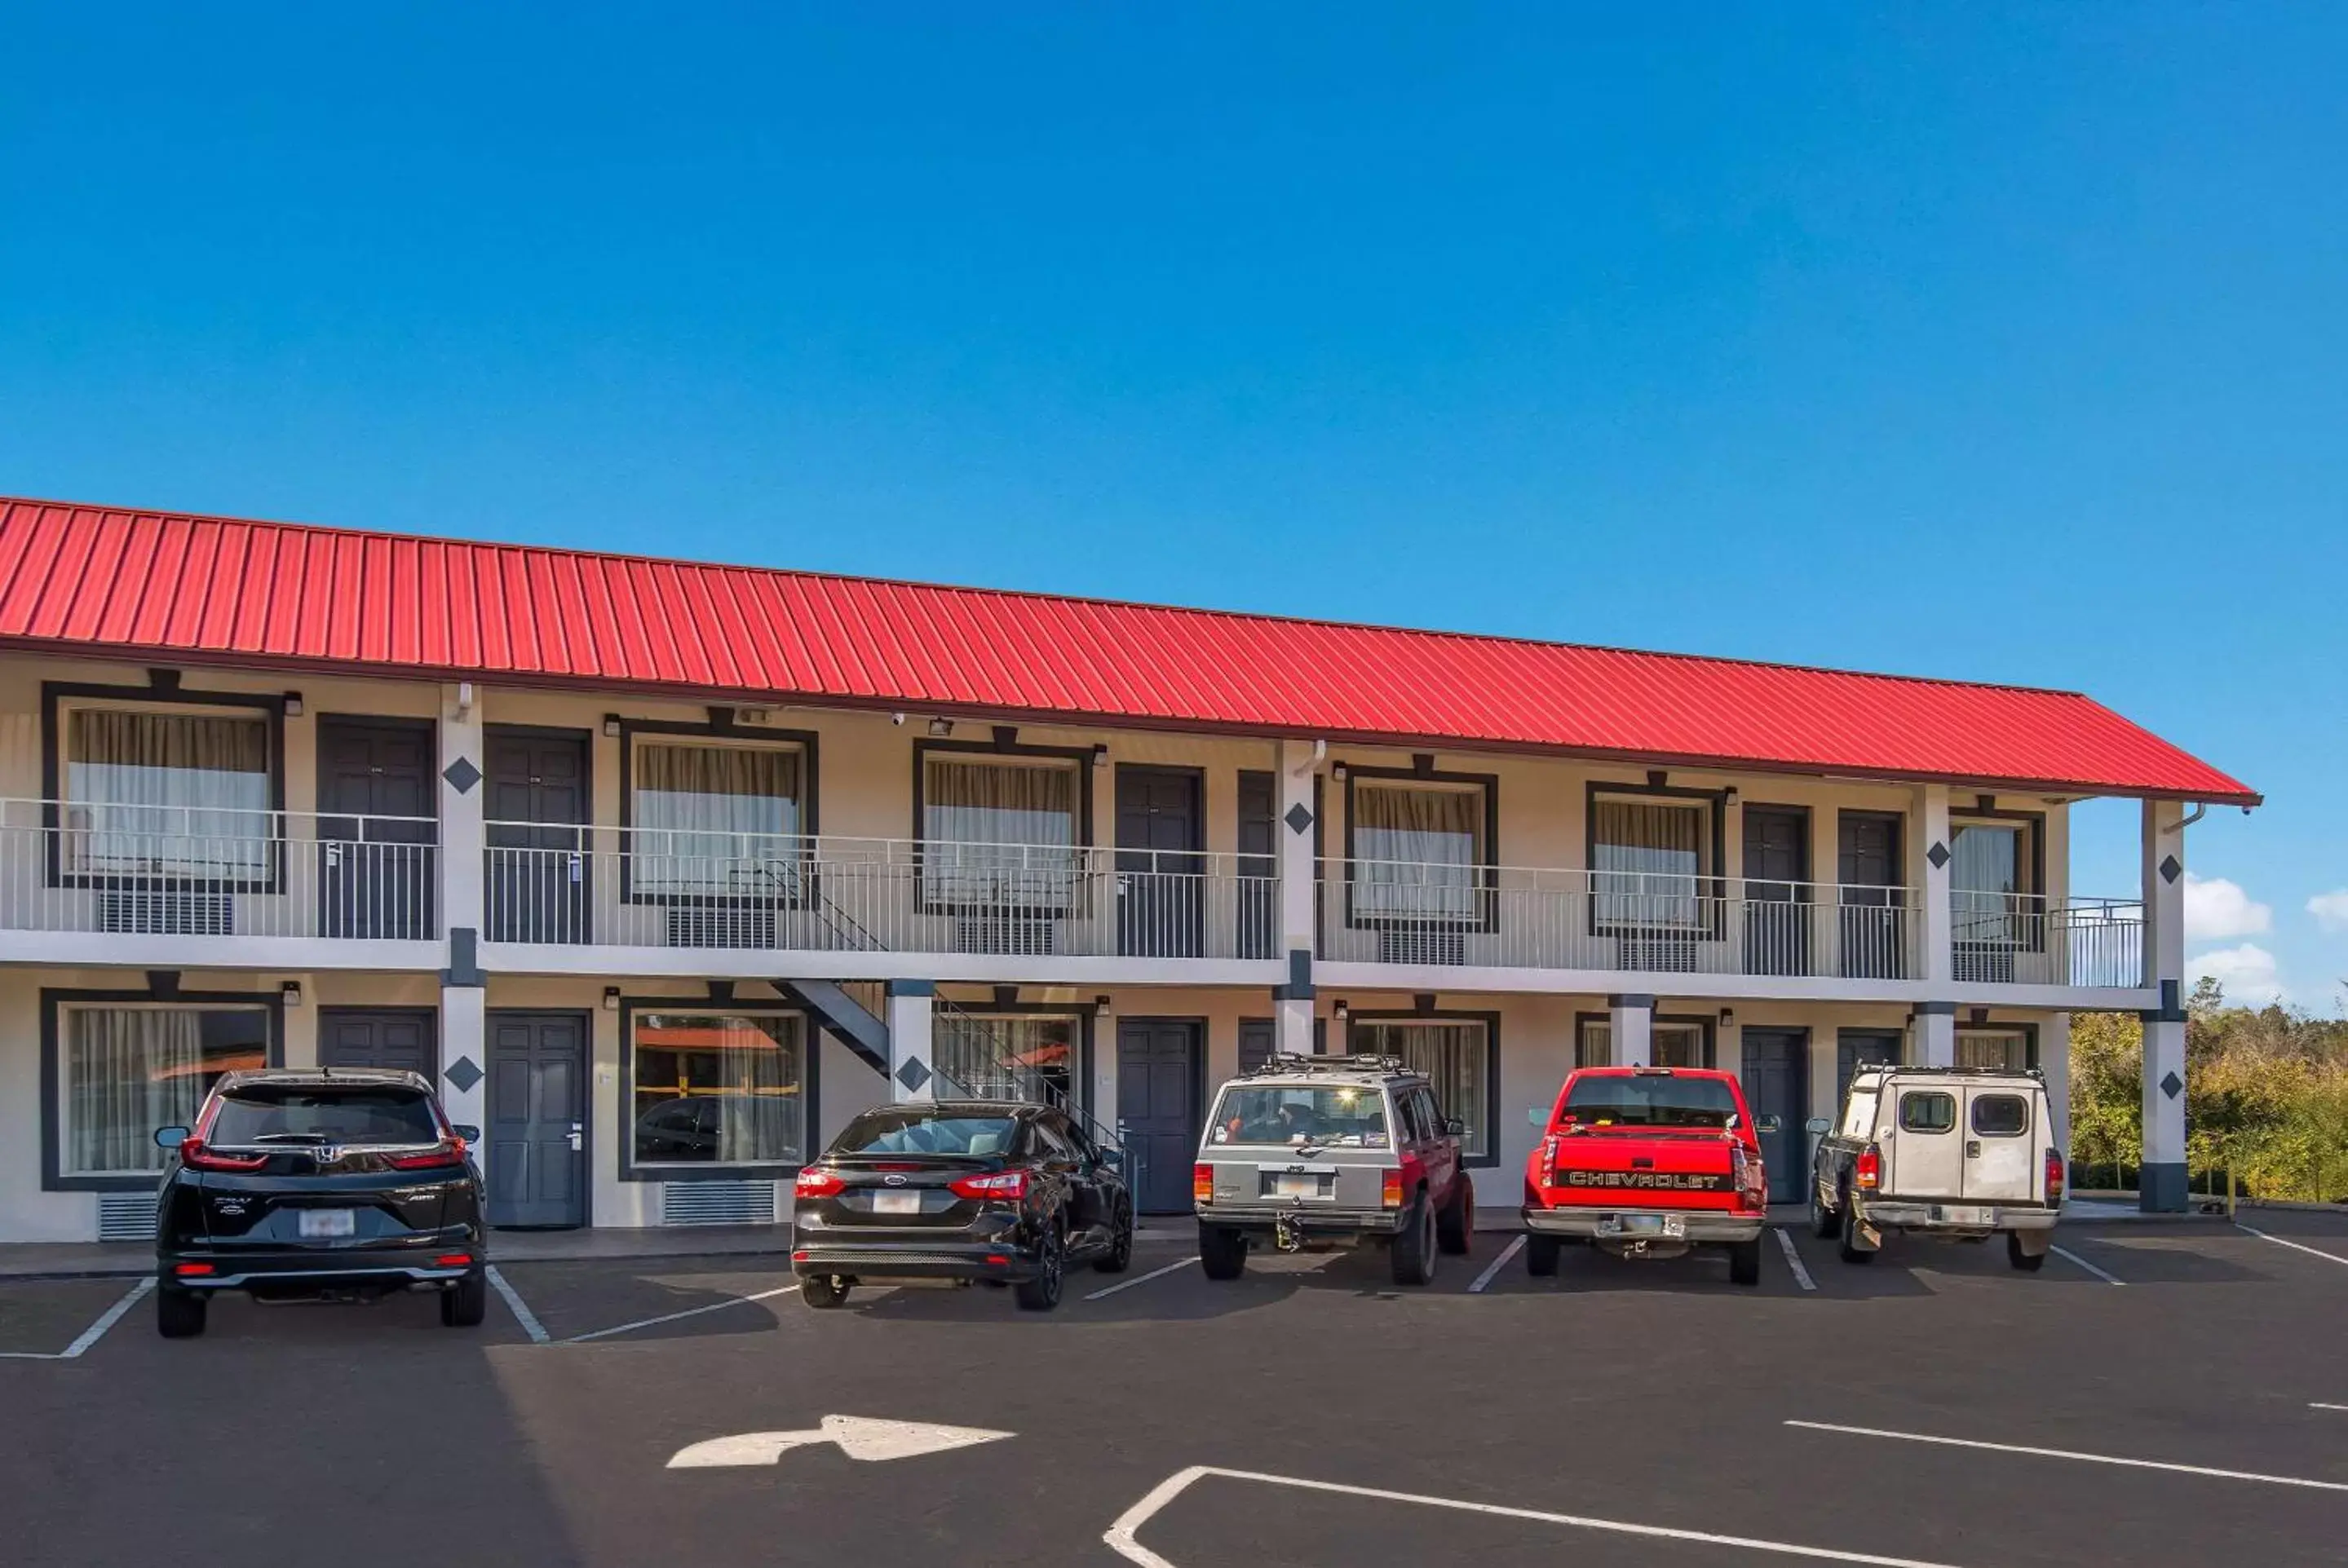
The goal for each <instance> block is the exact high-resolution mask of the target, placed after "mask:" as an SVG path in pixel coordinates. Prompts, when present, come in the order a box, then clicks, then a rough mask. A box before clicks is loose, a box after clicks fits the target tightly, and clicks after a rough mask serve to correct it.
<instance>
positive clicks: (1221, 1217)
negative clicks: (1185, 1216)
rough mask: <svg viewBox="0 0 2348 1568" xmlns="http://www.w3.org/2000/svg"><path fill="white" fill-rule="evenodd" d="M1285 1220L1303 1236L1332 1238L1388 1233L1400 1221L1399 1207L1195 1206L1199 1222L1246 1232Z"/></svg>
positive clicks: (1268, 1230)
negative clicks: (1279, 1207) (1197, 1207)
mask: <svg viewBox="0 0 2348 1568" xmlns="http://www.w3.org/2000/svg"><path fill="white" fill-rule="evenodd" d="M1282 1221H1285V1222H1286V1223H1287V1225H1288V1228H1289V1229H1290V1230H1292V1231H1294V1232H1296V1233H1297V1234H1299V1235H1304V1236H1325V1237H1330V1238H1332V1239H1335V1238H1341V1237H1342V1238H1347V1239H1361V1238H1365V1237H1376V1236H1392V1235H1396V1234H1397V1233H1399V1232H1400V1231H1401V1229H1402V1224H1403V1211H1402V1210H1400V1209H1337V1210H1332V1209H1302V1208H1292V1209H1271V1208H1249V1209H1235V1208H1231V1207H1229V1206H1224V1207H1221V1208H1217V1207H1214V1206H1213V1205H1211V1204H1209V1205H1201V1206H1200V1209H1199V1223H1200V1225H1214V1226H1216V1227H1217V1228H1219V1229H1222V1230H1235V1231H1239V1232H1241V1234H1242V1235H1272V1232H1273V1231H1274V1230H1275V1229H1277V1228H1278V1227H1279V1226H1280V1225H1281V1223H1282Z"/></svg>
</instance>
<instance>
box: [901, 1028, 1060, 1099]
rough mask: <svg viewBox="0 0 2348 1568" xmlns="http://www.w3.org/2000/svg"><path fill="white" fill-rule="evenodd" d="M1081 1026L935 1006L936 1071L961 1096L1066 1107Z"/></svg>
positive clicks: (933, 1042)
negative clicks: (954, 1086)
mask: <svg viewBox="0 0 2348 1568" xmlns="http://www.w3.org/2000/svg"><path fill="white" fill-rule="evenodd" d="M1083 1029H1084V1024H1083V1020H1080V1019H1077V1018H1074V1017H1068V1016H1060V1015H1045V1014H1039V1013H966V1012H963V1011H962V1010H960V1009H955V1010H953V1011H952V1012H947V1011H944V1010H942V1009H941V1010H940V1012H939V1014H938V1016H937V1019H936V1021H935V1023H934V1024H933V1025H932V1034H933V1036H934V1038H933V1040H932V1049H933V1050H934V1051H935V1053H936V1056H935V1061H936V1066H937V1070H938V1071H939V1073H940V1074H941V1075H942V1077H944V1078H945V1079H947V1080H948V1081H951V1082H953V1083H954V1084H956V1085H958V1086H959V1087H960V1089H961V1091H962V1092H963V1093H965V1094H970V1095H974V1096H976V1097H978V1098H980V1099H983V1100H998V1099H1000V1100H1028V1101H1037V1102H1043V1103H1045V1104H1055V1105H1066V1104H1068V1103H1070V1102H1071V1097H1072V1093H1073V1091H1074V1089H1075V1086H1076V1048H1077V1045H1078V1044H1079V1042H1080V1041H1081V1040H1082V1039H1083Z"/></svg>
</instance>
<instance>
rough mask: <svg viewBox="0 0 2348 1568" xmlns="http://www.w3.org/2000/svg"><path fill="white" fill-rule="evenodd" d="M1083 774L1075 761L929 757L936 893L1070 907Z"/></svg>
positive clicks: (931, 881) (930, 870)
mask: <svg viewBox="0 0 2348 1568" xmlns="http://www.w3.org/2000/svg"><path fill="white" fill-rule="evenodd" d="M1078 777H1079V775H1078V774H1077V770H1076V765H1075V764H1073V763H1050V764H1032V763H1014V762H1003V761H995V760H993V759H973V758H963V757H935V756H933V757H931V758H929V759H928V760H927V764H926V765H925V766H924V767H923V769H922V840H923V845H922V858H923V876H924V877H925V879H926V881H927V884H928V896H929V897H930V899H931V900H932V902H934V903H945V904H982V905H1003V904H1008V905H1018V906H1024V907H1038V906H1040V907H1053V908H1059V907H1066V905H1067V904H1068V902H1069V900H1070V897H1071V896H1072V892H1073V887H1072V884H1073V882H1074V879H1075V876H1076V790H1077V787H1078Z"/></svg>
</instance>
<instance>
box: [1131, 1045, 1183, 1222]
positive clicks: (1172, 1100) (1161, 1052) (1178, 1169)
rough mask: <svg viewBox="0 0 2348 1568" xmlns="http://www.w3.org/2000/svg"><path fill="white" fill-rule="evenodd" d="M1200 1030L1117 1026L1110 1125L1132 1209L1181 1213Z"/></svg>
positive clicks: (1146, 1211)
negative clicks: (1121, 1149)
mask: <svg viewBox="0 0 2348 1568" xmlns="http://www.w3.org/2000/svg"><path fill="white" fill-rule="evenodd" d="M1198 1082H1199V1026H1198V1025H1197V1024H1195V1023H1186V1022H1179V1021H1176V1020H1169V1019H1154V1018H1128V1019H1120V1020H1117V1135H1118V1136H1119V1137H1120V1138H1122V1139H1123V1140H1124V1141H1125V1151H1126V1158H1127V1160H1128V1162H1129V1163H1128V1171H1129V1172H1130V1174H1131V1178H1132V1182H1133V1194H1134V1196H1133V1202H1134V1206H1135V1207H1136V1208H1137V1209H1138V1210H1139V1211H1140V1212H1141V1213H1143V1214H1188V1213H1189V1210H1190V1160H1191V1156H1192V1155H1194V1154H1196V1153H1198V1150H1199V1090H1198Z"/></svg>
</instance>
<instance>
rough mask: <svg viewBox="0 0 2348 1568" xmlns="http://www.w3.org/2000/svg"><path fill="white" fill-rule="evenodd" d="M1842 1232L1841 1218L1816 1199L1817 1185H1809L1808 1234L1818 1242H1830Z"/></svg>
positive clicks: (1815, 1183) (1814, 1182)
mask: <svg viewBox="0 0 2348 1568" xmlns="http://www.w3.org/2000/svg"><path fill="white" fill-rule="evenodd" d="M1841 1232H1842V1216H1841V1215H1839V1214H1837V1213H1836V1212H1835V1211H1834V1210H1832V1209H1830V1208H1828V1207H1827V1206H1826V1204H1824V1203H1822V1202H1820V1201H1819V1198H1818V1183H1817V1182H1816V1181H1813V1182H1811V1183H1810V1234H1811V1235H1814V1236H1816V1237H1818V1239H1819V1240H1820V1241H1832V1240H1833V1239H1834V1238H1835V1237H1836V1236H1837V1235H1840V1234H1841Z"/></svg>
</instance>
